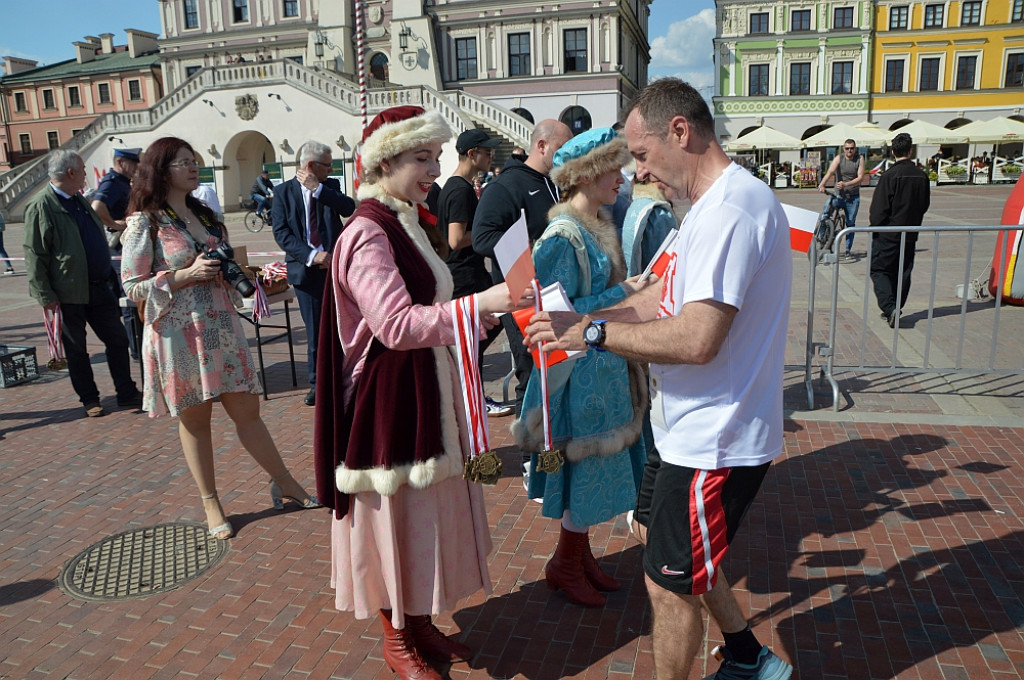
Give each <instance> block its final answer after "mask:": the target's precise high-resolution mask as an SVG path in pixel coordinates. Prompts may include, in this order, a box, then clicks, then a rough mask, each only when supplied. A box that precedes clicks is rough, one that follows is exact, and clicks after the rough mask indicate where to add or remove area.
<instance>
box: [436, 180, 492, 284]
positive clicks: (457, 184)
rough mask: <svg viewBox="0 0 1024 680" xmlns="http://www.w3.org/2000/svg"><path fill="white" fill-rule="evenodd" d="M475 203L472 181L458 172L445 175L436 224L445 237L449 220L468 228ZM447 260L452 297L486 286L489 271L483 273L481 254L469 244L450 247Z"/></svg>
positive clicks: (485, 269) (471, 222) (488, 280)
mask: <svg viewBox="0 0 1024 680" xmlns="http://www.w3.org/2000/svg"><path fill="white" fill-rule="evenodd" d="M477 203H479V199H478V198H477V197H476V191H475V190H474V189H473V185H472V184H470V183H469V182H467V181H466V180H465V179H464V178H462V177H459V176H458V175H453V176H451V177H449V178H448V181H447V182H445V184H444V188H443V189H441V195H440V196H439V197H438V199H437V228H438V229H440V230H441V234H442V235H443V236H444V238H445V240H446V241H447V240H448V225H449V224H450V223H451V222H465V223H466V232H467V233H468V232H469V231H470V229H471V228H472V226H473V215H474V214H475V213H476V206H477ZM447 263H448V269H450V270H451V272H452V281H453V282H454V283H455V292H454V293H453V296H454V297H461V296H463V295H469V294H470V293H479V292H480V291H482V290H486V289H487V288H489V287H490V285H491V275H490V274H488V273H487V267H486V264H485V263H484V258H483V256H482V255H479V254H478V253H476V252H475V251H474V250H473V246H472V245H469V246H466V247H465V248H459V249H458V250H453V251H452V252H451V254H449V255H448V259H447Z"/></svg>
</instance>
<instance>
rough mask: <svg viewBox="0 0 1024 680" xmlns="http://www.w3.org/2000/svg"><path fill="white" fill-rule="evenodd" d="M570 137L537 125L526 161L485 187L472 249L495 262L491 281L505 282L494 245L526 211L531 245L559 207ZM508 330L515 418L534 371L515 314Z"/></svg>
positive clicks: (558, 126)
mask: <svg viewBox="0 0 1024 680" xmlns="http://www.w3.org/2000/svg"><path fill="white" fill-rule="evenodd" d="M571 138H572V132H571V131H570V130H569V127H568V126H567V125H565V124H564V123H560V122H558V121H557V120H552V119H547V120H542V121H541V122H539V123H537V125H536V127H534V129H533V136H532V137H531V139H530V155H529V156H527V157H526V160H525V161H517V160H513V159H510V160H509V162H508V163H506V164H505V167H504V168H503V169H502V171H501V174H499V175H498V176H497V177H496V178H495V179H494V180H492V181H491V182H489V183H488V184H487V191H485V192H483V194H482V195H481V196H480V204H479V205H478V206H477V208H476V214H475V215H474V216H473V227H472V229H471V230H470V231H471V232H472V235H473V250H475V251H476V252H478V253H479V254H481V255H483V256H484V257H489V258H491V278H492V279H494V282H495V283H501V282H502V281H504V280H505V279H504V277H503V276H502V274H501V269H500V268H498V266H497V265H496V263H495V262H494V261H493V260H494V246H495V245H496V244H497V243H498V241H500V240H501V237H502V236H504V235H505V232H506V231H508V230H509V228H510V227H511V226H512V225H513V224H515V222H516V220H518V219H519V215H520V212H521V211H523V210H525V211H526V226H527V231H528V232H529V235H530V242H531V243H533V242H534V241H536V240H537V239H538V238H540V235H541V234H543V233H544V230H545V229H546V228H547V226H548V210H550V209H551V206H553V205H554V204H555V203H556V202H558V188H557V187H556V186H555V184H554V183H553V182H552V181H551V180H550V179H548V173H549V172H551V167H552V165H553V163H554V159H555V152H556V151H558V150H559V149H560V148H561V147H562V145H563V144H565V143H566V142H567V141H569V140H570V139H571ZM501 323H502V325H504V326H505V337H507V338H508V344H509V348H510V349H511V351H512V356H513V358H514V360H515V364H516V380H517V382H518V384H517V385H516V415H517V416H518V415H519V413H520V412H521V410H522V404H523V394H525V393H526V382H527V381H528V380H529V379H530V371H532V370H533V358H532V357H531V356H530V352H529V351H528V350H527V349H526V347H525V346H524V345H523V334H522V333H521V332H520V331H519V327H518V326H517V325H516V322H515V320H514V319H513V318H512V315H511V314H505V315H503V316H502V317H501Z"/></svg>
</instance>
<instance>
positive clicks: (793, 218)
mask: <svg viewBox="0 0 1024 680" xmlns="http://www.w3.org/2000/svg"><path fill="white" fill-rule="evenodd" d="M782 209H783V210H784V211H785V213H786V218H787V219H788V220H789V247H790V248H792V249H793V250H799V251H800V252H801V253H806V252H807V251H808V250H810V249H811V239H813V238H814V228H815V227H816V226H817V225H818V218H819V217H820V213H816V212H814V211H813V210H806V209H804V208H798V207H796V206H795V205H789V204H787V203H783V204H782Z"/></svg>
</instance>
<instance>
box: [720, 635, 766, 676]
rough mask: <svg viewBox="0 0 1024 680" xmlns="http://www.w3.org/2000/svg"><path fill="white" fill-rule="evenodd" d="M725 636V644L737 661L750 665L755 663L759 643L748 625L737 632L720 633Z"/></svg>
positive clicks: (759, 647) (759, 649)
mask: <svg viewBox="0 0 1024 680" xmlns="http://www.w3.org/2000/svg"><path fill="white" fill-rule="evenodd" d="M722 635H723V637H725V646H726V648H728V650H729V652H730V653H731V654H732V658H733V659H735V660H736V661H737V662H739V663H742V664H746V665H748V666H752V665H754V664H755V663H757V657H758V655H759V654H760V653H761V643H760V642H758V641H757V638H756V637H754V633H753V631H751V630H750V626H747V627H746V628H744V629H743V630H741V631H740V632H738V633H722Z"/></svg>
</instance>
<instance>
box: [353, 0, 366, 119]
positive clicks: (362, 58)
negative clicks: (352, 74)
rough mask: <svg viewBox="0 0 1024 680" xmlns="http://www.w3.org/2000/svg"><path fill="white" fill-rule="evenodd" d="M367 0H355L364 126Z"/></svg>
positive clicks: (357, 50) (360, 97)
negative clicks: (364, 12) (364, 18)
mask: <svg viewBox="0 0 1024 680" xmlns="http://www.w3.org/2000/svg"><path fill="white" fill-rule="evenodd" d="M364 4H365V0H355V11H356V69H357V72H358V75H359V114H360V115H361V116H362V120H363V128H365V127H366V125H367V116H366V49H365V48H366V45H365V43H364V36H363V32H364V21H363V5H364Z"/></svg>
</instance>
